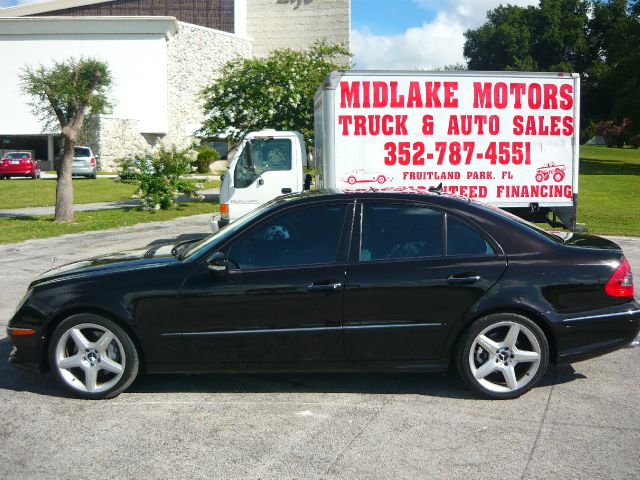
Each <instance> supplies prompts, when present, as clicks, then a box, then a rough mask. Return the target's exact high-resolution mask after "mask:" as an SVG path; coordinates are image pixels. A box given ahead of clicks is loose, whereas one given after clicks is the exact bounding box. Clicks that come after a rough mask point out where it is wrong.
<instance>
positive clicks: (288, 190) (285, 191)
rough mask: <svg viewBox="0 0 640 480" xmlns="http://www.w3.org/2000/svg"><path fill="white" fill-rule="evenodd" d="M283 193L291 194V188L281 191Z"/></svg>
mask: <svg viewBox="0 0 640 480" xmlns="http://www.w3.org/2000/svg"><path fill="white" fill-rule="evenodd" d="M280 191H281V192H282V193H291V189H290V188H289V187H285V188H283V189H282V190H280Z"/></svg>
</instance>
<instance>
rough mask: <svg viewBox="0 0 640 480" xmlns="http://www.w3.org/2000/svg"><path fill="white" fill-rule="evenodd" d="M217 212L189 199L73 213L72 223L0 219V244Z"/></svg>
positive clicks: (215, 207) (44, 218)
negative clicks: (169, 206) (164, 205)
mask: <svg viewBox="0 0 640 480" xmlns="http://www.w3.org/2000/svg"><path fill="white" fill-rule="evenodd" d="M216 211H218V204H213V203H210V202H193V203H183V204H180V205H179V207H178V208H177V209H176V210H158V211H155V212H147V211H142V210H138V209H136V208H117V209H112V210H95V211H90V212H77V213H76V214H75V222H74V223H55V222H54V221H53V215H38V216H35V217H15V218H0V243H15V242H21V241H23V240H29V239H32V238H48V237H57V236H58V235H65V234H67V233H77V232H88V231H93V230H105V229H108V228H117V227H126V226H129V225H135V224H137V223H146V222H159V221H162V220H171V219H174V218H177V217H186V216H189V215H199V214H202V213H210V214H213V212H216Z"/></svg>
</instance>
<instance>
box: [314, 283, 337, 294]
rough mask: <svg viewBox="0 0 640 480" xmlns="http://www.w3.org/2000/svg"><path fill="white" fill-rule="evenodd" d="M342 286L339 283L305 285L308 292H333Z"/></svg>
mask: <svg viewBox="0 0 640 480" xmlns="http://www.w3.org/2000/svg"><path fill="white" fill-rule="evenodd" d="M341 288H342V284H341V283H328V284H321V285H318V284H315V283H312V284H311V285H307V291H308V292H335V291H337V290H340V289H341Z"/></svg>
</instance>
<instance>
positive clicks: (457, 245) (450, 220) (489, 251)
mask: <svg viewBox="0 0 640 480" xmlns="http://www.w3.org/2000/svg"><path fill="white" fill-rule="evenodd" d="M495 253H496V252H495V250H494V249H493V247H492V246H491V245H490V244H489V242H487V241H486V240H485V239H484V237H483V236H482V235H481V234H480V233H479V232H478V231H477V230H476V229H475V228H472V227H470V226H469V225H467V224H466V223H463V222H461V221H460V220H458V219H457V218H455V217H452V216H451V215H447V255H493V254H495Z"/></svg>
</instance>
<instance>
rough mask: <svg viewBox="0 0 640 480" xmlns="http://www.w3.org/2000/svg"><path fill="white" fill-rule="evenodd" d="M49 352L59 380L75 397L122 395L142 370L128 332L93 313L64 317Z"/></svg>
mask: <svg viewBox="0 0 640 480" xmlns="http://www.w3.org/2000/svg"><path fill="white" fill-rule="evenodd" d="M48 354H49V367H50V369H51V371H52V372H53V373H54V375H55V376H56V378H57V379H58V381H59V382H60V383H61V384H62V385H63V386H64V387H65V388H66V389H67V390H68V391H69V392H71V393H72V394H73V395H74V396H76V397H79V398H85V399H90V400H100V399H104V398H113V397H116V396H118V395H120V393H122V392H123V391H124V390H126V389H127V388H128V387H129V385H131V383H133V381H134V380H135V379H136V377H137V375H138V371H139V369H140V362H139V356H138V351H137V349H136V346H135V344H134V343H133V341H132V340H131V337H130V336H129V335H128V334H127V332H125V330H124V329H123V328H122V327H120V325H118V324H117V323H115V322H114V321H112V320H109V319H107V318H104V317H102V316H99V315H95V314H91V313H80V314H76V315H72V316H70V317H68V318H66V319H65V320H63V321H62V322H61V323H60V325H58V326H57V328H56V329H55V330H54V332H53V335H52V336H51V340H50V342H49V351H48Z"/></svg>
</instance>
